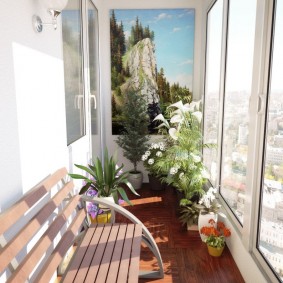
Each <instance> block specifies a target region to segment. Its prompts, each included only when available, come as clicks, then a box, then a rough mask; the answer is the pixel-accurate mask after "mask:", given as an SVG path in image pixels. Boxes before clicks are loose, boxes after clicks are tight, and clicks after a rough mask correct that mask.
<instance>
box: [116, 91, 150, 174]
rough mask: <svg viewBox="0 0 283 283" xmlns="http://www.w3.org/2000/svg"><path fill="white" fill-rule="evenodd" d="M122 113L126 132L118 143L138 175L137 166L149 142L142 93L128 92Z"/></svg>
mask: <svg viewBox="0 0 283 283" xmlns="http://www.w3.org/2000/svg"><path fill="white" fill-rule="evenodd" d="M122 113H123V121H122V123H121V124H122V126H123V127H124V131H123V132H122V134H121V135H119V136H118V138H117V140H116V142H117V144H118V145H119V146H120V147H121V148H122V149H123V154H124V156H125V157H126V158H127V159H128V160H129V161H130V162H131V163H132V164H133V167H134V169H133V173H137V164H138V162H140V161H141V156H142V155H143V153H144V152H145V151H146V149H147V147H148V146H147V142H148V140H149V135H148V125H149V117H148V114H147V103H146V101H145V99H144V97H143V96H142V94H141V93H140V92H137V91H134V90H129V91H128V92H126V96H125V104H124V107H123V111H122Z"/></svg>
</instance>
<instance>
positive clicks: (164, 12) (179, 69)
mask: <svg viewBox="0 0 283 283" xmlns="http://www.w3.org/2000/svg"><path fill="white" fill-rule="evenodd" d="M114 11H115V16H116V20H117V23H121V22H122V23H123V26H124V32H125V36H126V38H127V37H128V36H129V35H130V33H131V27H132V26H133V25H135V22H136V18H137V17H138V18H139V22H141V23H142V26H143V27H146V26H149V29H150V30H151V31H154V35H155V39H154V43H155V47H156V49H155V54H156V60H157V69H158V71H160V69H161V68H163V69H164V73H165V77H166V79H167V81H169V83H170V84H173V83H179V84H180V86H182V87H184V86H186V87H188V88H189V89H190V90H192V82H193V79H192V78H193V63H194V62H193V60H194V29H195V28H194V25H195V24H194V23H195V10H194V9H156V10H152V9H150V10H144V9H141V10H135V9H134V10H129V9H126V10H120V9H115V10H114ZM111 12H112V11H110V15H111Z"/></svg>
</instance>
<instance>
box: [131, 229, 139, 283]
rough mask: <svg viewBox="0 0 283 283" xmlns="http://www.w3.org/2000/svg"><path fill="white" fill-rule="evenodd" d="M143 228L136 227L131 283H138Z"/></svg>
mask: <svg viewBox="0 0 283 283" xmlns="http://www.w3.org/2000/svg"><path fill="white" fill-rule="evenodd" d="M141 238H142V226H141V225H135V232H134V239H133V244H132V252H131V262H130V269H129V282H133V283H134V282H138V277H137V274H138V273H139V262H140V252H141Z"/></svg>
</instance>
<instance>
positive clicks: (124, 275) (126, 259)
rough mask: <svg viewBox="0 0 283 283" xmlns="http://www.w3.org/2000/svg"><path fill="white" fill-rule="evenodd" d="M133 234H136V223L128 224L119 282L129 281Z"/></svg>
mask: <svg viewBox="0 0 283 283" xmlns="http://www.w3.org/2000/svg"><path fill="white" fill-rule="evenodd" d="M133 235H134V225H128V227H127V232H126V238H125V242H124V248H123V253H122V257H121V263H120V268H119V274H118V278H117V283H125V282H128V281H127V280H128V272H129V266H130V257H131V250H132V242H133Z"/></svg>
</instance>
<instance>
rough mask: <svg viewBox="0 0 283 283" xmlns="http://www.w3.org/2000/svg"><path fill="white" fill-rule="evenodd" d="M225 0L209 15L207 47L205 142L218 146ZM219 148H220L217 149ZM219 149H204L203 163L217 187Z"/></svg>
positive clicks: (219, 0) (212, 9)
mask: <svg viewBox="0 0 283 283" xmlns="http://www.w3.org/2000/svg"><path fill="white" fill-rule="evenodd" d="M222 14H223V0H218V1H217V2H216V3H215V4H214V5H213V7H212V8H211V10H210V11H209V13H208V18H207V22H208V25H207V46H206V74H205V75H206V79H205V81H206V84H205V96H204V142H205V143H213V144H216V145H217V144H218V128H219V125H218V121H219V116H218V113H219V98H220V71H221V41H222ZM217 148H218V147H217ZM217 148H214V149H204V151H203V161H204V164H205V166H206V168H207V169H208V172H209V173H210V181H211V182H212V184H213V185H214V186H216V181H217Z"/></svg>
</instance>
